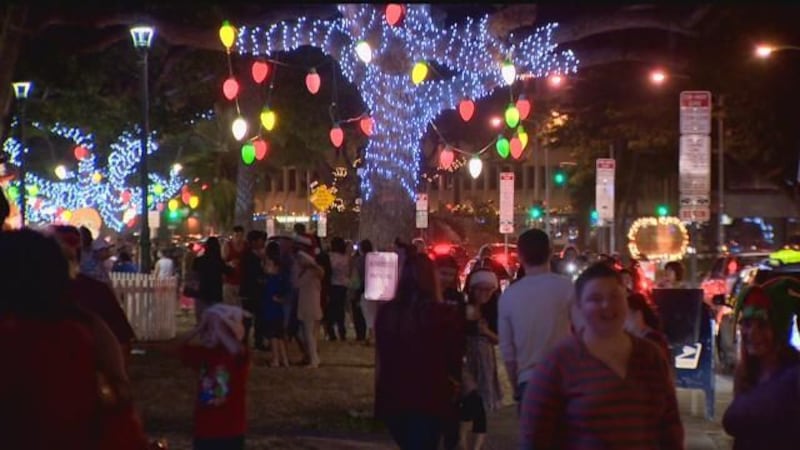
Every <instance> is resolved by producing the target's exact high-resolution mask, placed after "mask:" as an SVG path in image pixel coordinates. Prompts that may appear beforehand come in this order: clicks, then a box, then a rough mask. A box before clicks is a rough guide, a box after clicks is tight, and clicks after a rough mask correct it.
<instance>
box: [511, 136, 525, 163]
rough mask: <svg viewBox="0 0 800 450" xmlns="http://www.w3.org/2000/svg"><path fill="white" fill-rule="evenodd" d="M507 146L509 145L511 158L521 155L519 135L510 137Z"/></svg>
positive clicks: (517, 157)
mask: <svg viewBox="0 0 800 450" xmlns="http://www.w3.org/2000/svg"><path fill="white" fill-rule="evenodd" d="M509 147H511V157H512V158H514V159H519V158H520V157H521V156H522V142H520V140H519V137H517V136H514V137H512V138H511V141H510V142H509Z"/></svg>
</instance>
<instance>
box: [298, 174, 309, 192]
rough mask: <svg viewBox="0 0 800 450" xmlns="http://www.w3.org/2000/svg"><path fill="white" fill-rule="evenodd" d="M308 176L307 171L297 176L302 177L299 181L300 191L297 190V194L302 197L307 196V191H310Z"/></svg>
mask: <svg viewBox="0 0 800 450" xmlns="http://www.w3.org/2000/svg"><path fill="white" fill-rule="evenodd" d="M307 174H308V172H306V171H305V170H304V171H302V172H300V173H298V174H297V176H298V177H300V179H299V180H297V184H298V187H299V188H300V189H298V190H297V193H298V194H299V196H300V197H304V196H305V194H306V191H307V190H308V182H307V181H308V175H307Z"/></svg>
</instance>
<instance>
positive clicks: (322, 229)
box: [317, 213, 328, 238]
mask: <svg viewBox="0 0 800 450" xmlns="http://www.w3.org/2000/svg"><path fill="white" fill-rule="evenodd" d="M327 235H328V215H327V214H325V213H319V214H318V215H317V236H319V237H321V238H324V237H325V236H327Z"/></svg>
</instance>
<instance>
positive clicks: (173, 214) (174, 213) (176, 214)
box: [167, 209, 181, 223]
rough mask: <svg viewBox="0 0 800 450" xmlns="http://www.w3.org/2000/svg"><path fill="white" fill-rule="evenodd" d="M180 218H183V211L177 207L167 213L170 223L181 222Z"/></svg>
mask: <svg viewBox="0 0 800 450" xmlns="http://www.w3.org/2000/svg"><path fill="white" fill-rule="evenodd" d="M180 220H181V212H180V211H178V210H177V209H175V210H171V211H170V212H168V213H167V221H169V222H170V223H176V222H179V221H180Z"/></svg>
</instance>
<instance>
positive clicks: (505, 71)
mask: <svg viewBox="0 0 800 450" xmlns="http://www.w3.org/2000/svg"><path fill="white" fill-rule="evenodd" d="M500 74H501V75H503V81H505V82H506V84H507V85H511V84H513V83H514V80H516V79H517V69H516V67H514V63H512V62H511V61H510V60H506V61H505V62H503V66H502V67H501V68H500Z"/></svg>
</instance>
